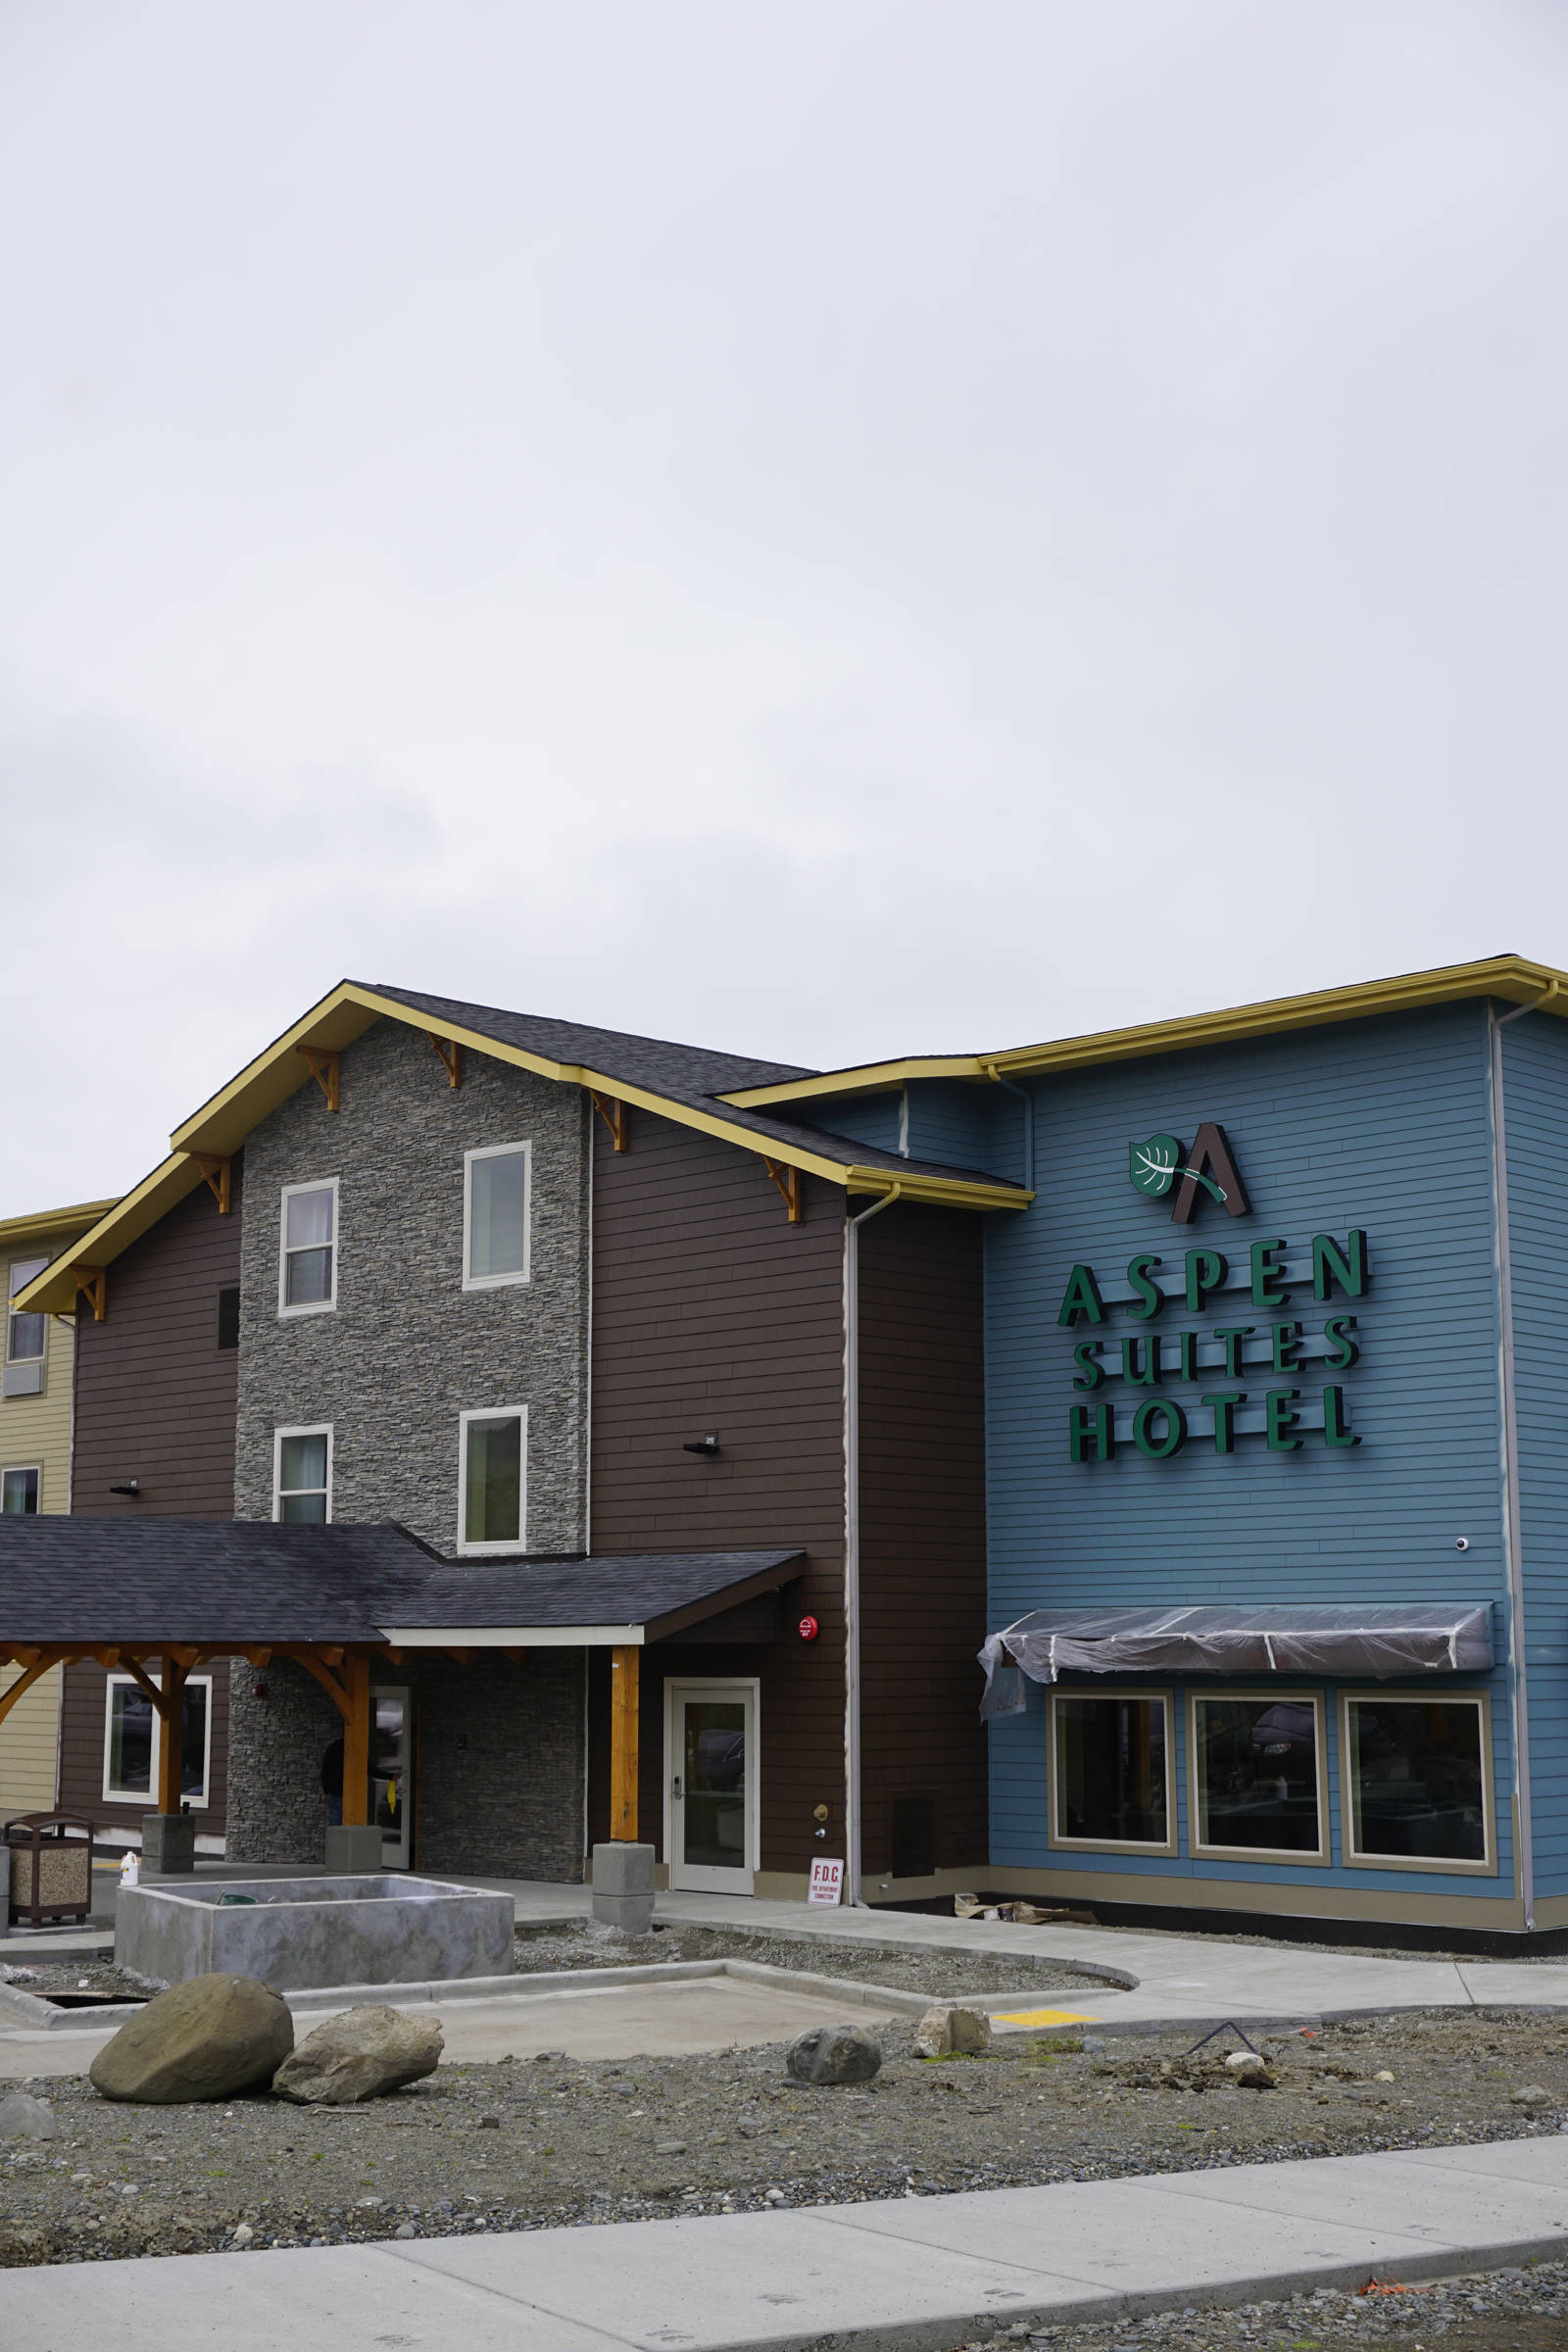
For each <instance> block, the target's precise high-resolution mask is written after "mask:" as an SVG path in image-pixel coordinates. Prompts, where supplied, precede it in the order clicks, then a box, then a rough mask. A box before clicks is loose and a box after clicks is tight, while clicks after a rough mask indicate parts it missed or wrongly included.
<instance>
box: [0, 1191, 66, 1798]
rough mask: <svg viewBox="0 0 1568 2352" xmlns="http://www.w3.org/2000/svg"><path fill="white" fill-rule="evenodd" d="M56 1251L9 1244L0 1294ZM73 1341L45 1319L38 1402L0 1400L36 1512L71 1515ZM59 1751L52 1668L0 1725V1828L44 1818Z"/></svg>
mask: <svg viewBox="0 0 1568 2352" xmlns="http://www.w3.org/2000/svg"><path fill="white" fill-rule="evenodd" d="M61 1247H62V1244H61V1242H60V1240H59V1238H58V1237H56V1238H54V1239H53V1240H51V1241H47V1242H44V1241H38V1242H30V1243H29V1242H25V1241H24V1242H18V1241H11V1242H9V1243H8V1244H7V1245H6V1246H5V1248H4V1250H3V1253H0V1254H3V1256H4V1259H5V1264H4V1266H0V1288H3V1287H4V1283H5V1280H6V1277H7V1274H8V1273H9V1269H10V1267H11V1265H12V1264H13V1263H14V1262H15V1261H16V1260H17V1259H18V1258H25V1257H53V1256H55V1255H56V1254H57V1253H58V1252H59V1250H60V1249H61ZM72 1356H73V1331H72V1327H71V1325H70V1324H69V1323H61V1322H57V1321H56V1319H55V1318H54V1316H53V1315H51V1316H50V1318H49V1321H48V1325H47V1333H46V1337H45V1340H44V1385H43V1394H42V1395H41V1396H39V1397H0V1469H4V1470H22V1469H26V1468H27V1467H28V1466H29V1465H32V1464H36V1465H37V1470H38V1508H39V1510H40V1511H66V1510H69V1509H70V1508H71V1374H72ZM16 1679H17V1675H16V1670H15V1669H14V1668H12V1667H4V1668H0V1690H9V1689H10V1687H11V1685H12V1684H13V1683H14V1682H15V1681H16ZM59 1744H60V1669H59V1667H58V1666H57V1667H55V1669H54V1670H53V1672H52V1673H49V1674H46V1675H44V1676H42V1677H41V1678H40V1680H39V1681H37V1682H36V1683H34V1684H33V1686H32V1689H31V1690H30V1691H27V1693H26V1695H25V1697H23V1698H19V1699H18V1701H17V1703H16V1705H15V1706H14V1707H13V1708H12V1710H11V1712H10V1714H9V1715H8V1716H7V1717H6V1719H5V1721H4V1722H3V1723H0V1821H4V1820H5V1819H6V1818H7V1817H8V1816H9V1815H11V1814H13V1813H38V1812H44V1811H46V1810H47V1809H48V1808H49V1807H50V1806H52V1805H53V1803H54V1801H55V1785H56V1775H57V1771H58V1753H59Z"/></svg>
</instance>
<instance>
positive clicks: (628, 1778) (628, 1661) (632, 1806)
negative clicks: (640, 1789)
mask: <svg viewBox="0 0 1568 2352" xmlns="http://www.w3.org/2000/svg"><path fill="white" fill-rule="evenodd" d="M641 1657H642V1651H641V1650H640V1649H638V1648H636V1647H635V1646H631V1645H628V1646H627V1647H626V1648H624V1649H613V1650H612V1651H611V1653H610V1835H611V1837H612V1838H619V1839H621V1840H623V1841H625V1842H629V1843H630V1842H635V1840H636V1837H637V1673H638V1665H639V1662H640V1660H641Z"/></svg>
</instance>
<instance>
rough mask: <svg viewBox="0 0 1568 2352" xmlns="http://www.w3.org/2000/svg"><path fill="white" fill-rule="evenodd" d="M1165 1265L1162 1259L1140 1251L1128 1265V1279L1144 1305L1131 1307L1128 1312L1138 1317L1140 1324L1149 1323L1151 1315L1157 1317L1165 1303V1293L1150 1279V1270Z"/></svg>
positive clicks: (1145, 1251) (1147, 1251)
mask: <svg viewBox="0 0 1568 2352" xmlns="http://www.w3.org/2000/svg"><path fill="white" fill-rule="evenodd" d="M1163 1263H1164V1260H1163V1259H1162V1258H1158V1257H1154V1256H1153V1255H1152V1253H1151V1252H1150V1251H1149V1250H1139V1252H1138V1255H1137V1256H1136V1257H1135V1258H1133V1259H1131V1260H1130V1261H1129V1263H1128V1267H1127V1279H1128V1281H1129V1282H1130V1283H1131V1284H1132V1286H1133V1289H1134V1290H1135V1291H1136V1292H1137V1293H1138V1296H1139V1298H1140V1299H1142V1301H1143V1303H1142V1305H1141V1306H1130V1307H1129V1308H1128V1309H1127V1312H1128V1313H1129V1314H1130V1315H1133V1316H1136V1318H1137V1320H1138V1321H1139V1322H1140V1323H1147V1322H1148V1321H1149V1318H1150V1316H1151V1315H1157V1314H1158V1312H1159V1310H1160V1308H1161V1307H1162V1306H1163V1305H1164V1303H1165V1294H1164V1292H1163V1291H1162V1290H1161V1289H1160V1288H1159V1285H1158V1284H1157V1283H1153V1282H1151V1281H1150V1279H1149V1270H1150V1268H1151V1267H1152V1266H1158V1265H1162V1264H1163Z"/></svg>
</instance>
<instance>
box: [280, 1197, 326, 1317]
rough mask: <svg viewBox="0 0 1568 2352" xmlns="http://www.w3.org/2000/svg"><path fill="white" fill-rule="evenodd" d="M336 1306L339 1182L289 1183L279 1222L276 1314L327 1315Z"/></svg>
mask: <svg viewBox="0 0 1568 2352" xmlns="http://www.w3.org/2000/svg"><path fill="white" fill-rule="evenodd" d="M336 1305H337V1178H336V1177H335V1176H322V1177H319V1178H318V1180H317V1181H316V1182H315V1183H314V1184H285V1185H284V1187H283V1201H282V1208H281V1212H280V1215H279V1218H278V1252H277V1311H278V1313H279V1314H280V1315H327V1314H330V1313H332V1311H333V1309H334V1308H335V1307H336Z"/></svg>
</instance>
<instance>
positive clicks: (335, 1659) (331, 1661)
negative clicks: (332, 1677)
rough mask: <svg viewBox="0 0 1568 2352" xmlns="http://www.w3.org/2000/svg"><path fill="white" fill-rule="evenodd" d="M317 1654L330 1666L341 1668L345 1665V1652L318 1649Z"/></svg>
mask: <svg viewBox="0 0 1568 2352" xmlns="http://www.w3.org/2000/svg"><path fill="white" fill-rule="evenodd" d="M316 1654H317V1656H318V1657H319V1658H321V1659H324V1661H325V1663H326V1664H327V1665H328V1666H341V1665H342V1663H343V1652H342V1650H341V1649H331V1648H327V1649H319V1650H318V1651H317V1653H316Z"/></svg>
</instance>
